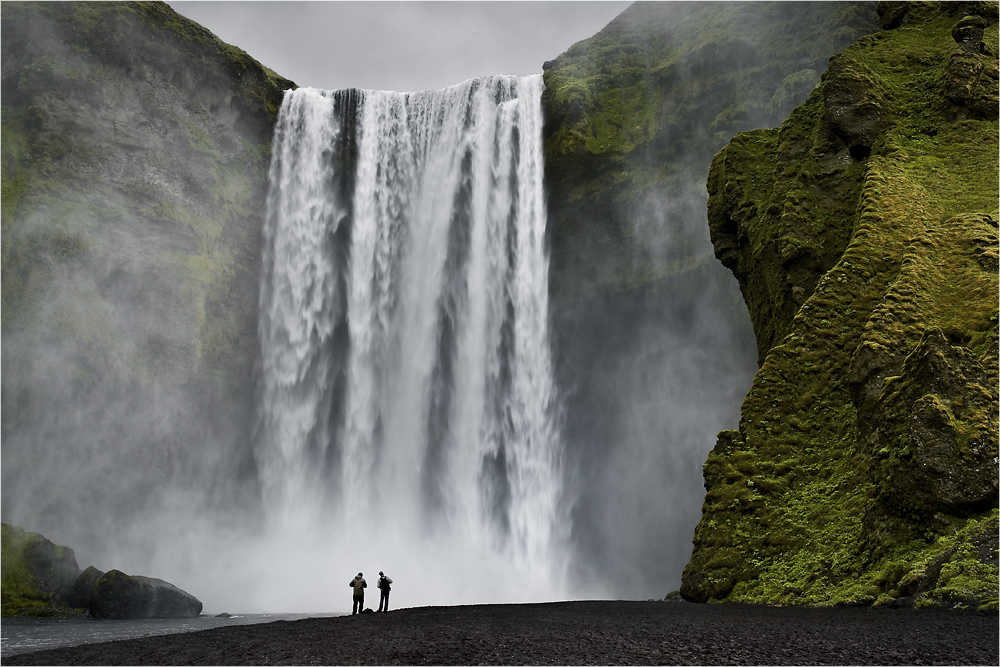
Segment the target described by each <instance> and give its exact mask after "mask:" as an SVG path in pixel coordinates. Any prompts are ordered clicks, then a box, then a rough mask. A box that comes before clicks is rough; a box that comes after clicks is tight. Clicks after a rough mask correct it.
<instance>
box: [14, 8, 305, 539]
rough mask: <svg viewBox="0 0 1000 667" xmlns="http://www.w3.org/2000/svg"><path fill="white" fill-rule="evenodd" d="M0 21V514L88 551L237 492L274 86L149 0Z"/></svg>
mask: <svg viewBox="0 0 1000 667" xmlns="http://www.w3.org/2000/svg"><path fill="white" fill-rule="evenodd" d="M2 12H3V15H2V19H3V20H2V31H3V35H2V49H3V52H2V58H3V66H2V100H3V114H2V122H3V145H2V159H0V169H2V182H3V199H2V202H3V211H2V213H3V215H2V224H3V229H2V262H3V272H2V327H3V351H2V354H3V360H2V361H3V378H2V383H3V394H2V396H3V399H2V400H3V405H2V409H3V422H2V429H3V453H4V466H3V480H2V482H3V510H4V516H5V518H11V519H13V520H16V521H18V522H22V523H28V522H30V523H31V524H32V525H40V526H45V525H46V523H45V522H58V523H55V524H53V523H50V524H49V525H50V526H51V528H52V529H53V530H55V529H56V528H58V530H59V532H60V534H65V535H69V536H71V541H73V543H74V544H77V545H78V548H81V549H86V551H87V552H88V553H91V554H95V555H97V556H101V555H103V554H110V553H113V552H114V550H115V548H116V547H115V545H114V544H111V543H108V542H106V541H105V540H106V539H107V536H109V535H116V536H120V537H121V539H125V540H128V539H137V540H139V541H144V540H146V539H147V538H148V537H149V536H146V535H139V536H136V535H132V536H128V535H126V532H127V531H130V530H135V531H140V532H141V531H142V530H144V527H148V526H152V525H155V524H156V522H155V520H154V518H155V515H156V513H157V512H159V511H160V508H162V507H168V506H169V507H171V508H173V510H172V511H174V512H175V513H177V512H180V513H182V514H183V513H184V512H187V513H188V516H190V517H191V520H192V521H193V520H194V517H196V516H204V515H205V513H204V509H205V507H206V506H209V507H210V506H211V505H212V503H213V502H215V500H216V498H217V497H218V498H221V497H225V498H226V501H225V502H226V503H227V504H230V505H233V504H241V503H246V502H247V501H248V499H252V498H253V495H252V493H253V488H252V486H247V485H243V484H242V481H243V480H245V479H253V478H254V475H253V456H252V450H251V447H250V441H251V438H250V432H251V429H252V427H253V419H252V409H253V368H254V363H255V359H256V349H257V345H256V325H257V292H258V273H259V264H260V247H259V246H260V230H261V227H262V220H263V208H264V201H265V196H266V183H267V169H268V164H269V152H270V141H271V133H272V127H273V123H274V119H275V117H276V114H277V111H278V108H279V105H280V103H281V97H282V90H283V89H284V88H289V87H293V86H294V84H292V83H291V82H289V81H286V80H284V79H281V78H280V77H278V76H276V75H275V74H274V73H273V72H270V71H268V70H266V69H264V68H263V67H262V66H261V65H260V64H259V63H257V62H256V61H254V60H253V59H251V58H250V57H248V56H247V55H246V54H245V53H243V52H242V51H240V50H239V49H235V48H233V47H231V46H228V45H226V44H224V43H222V42H220V41H219V40H218V39H216V38H215V37H214V36H213V35H212V34H211V33H209V32H208V31H207V30H205V29H204V28H202V27H200V26H198V25H196V24H194V23H193V22H191V21H188V20H187V19H184V18H183V17H182V16H180V15H178V14H176V13H175V12H174V11H173V10H171V9H170V8H169V7H168V6H167V5H165V4H163V3H145V2H137V3H118V2H107V3H86V2H81V3H74V2H65V3H28V2H25V3H9V4H8V3H5V4H4V5H3V7H2ZM109 479H114V480H115V483H114V484H108V480H109ZM241 489H242V490H243V491H247V495H246V496H241V495H240V493H241ZM214 494H218V496H215V495H214ZM39 498H44V499H45V502H44V506H43V505H42V504H39V500H38V499H39ZM84 514H85V517H86V520H83V515H84ZM140 516H141V517H143V519H137V517H140ZM102 522H103V523H102ZM123 527H124V528H123ZM99 536H103V537H99Z"/></svg>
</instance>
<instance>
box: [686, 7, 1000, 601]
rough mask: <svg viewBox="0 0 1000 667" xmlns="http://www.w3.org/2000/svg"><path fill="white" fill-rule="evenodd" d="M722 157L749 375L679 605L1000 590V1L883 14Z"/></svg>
mask: <svg viewBox="0 0 1000 667" xmlns="http://www.w3.org/2000/svg"><path fill="white" fill-rule="evenodd" d="M879 13H880V16H881V18H882V21H883V25H884V26H885V30H884V31H882V32H879V33H877V34H874V35H871V36H867V37H863V38H861V39H859V40H858V41H857V42H856V43H855V44H853V45H852V46H850V47H849V48H847V49H846V50H844V51H843V52H842V53H841V54H839V55H837V56H836V57H835V58H833V59H832V60H831V63H830V68H829V69H828V70H827V72H826V73H825V74H824V75H823V81H822V83H821V84H820V86H819V87H818V88H817V89H816V91H814V92H813V93H812V95H811V96H810V97H809V99H808V101H807V102H806V103H805V104H803V105H802V106H800V107H798V108H796V109H795V110H794V111H793V112H792V114H791V115H790V116H789V118H788V119H787V120H786V121H785V122H784V124H782V126H781V128H780V129H778V130H760V131H755V132H750V133H745V134H741V135H738V136H737V137H736V138H734V139H733V141H732V142H730V144H729V145H728V146H726V148H725V149H724V150H723V151H721V152H720V153H719V154H718V155H717V156H716V158H715V159H714V161H713V163H712V169H711V172H710V175H709V181H708V187H709V194H710V199H709V223H710V227H711V231H712V240H713V243H714V245H715V249H716V253H717V256H718V257H719V259H720V260H721V261H722V262H723V264H725V265H726V266H727V267H728V268H730V269H731V270H732V271H733V273H734V275H736V277H737V278H738V280H739V282H740V287H741V289H742V291H743V294H744V298H745V300H746V303H747V305H748V308H749V311H750V318H751V320H752V322H753V326H754V330H755V333H756V337H757V344H758V353H759V355H760V359H761V362H762V365H761V368H760V371H759V372H758V373H757V376H756V378H755V380H754V383H753V386H752V387H751V388H750V391H749V393H748V394H747V397H746V399H745V400H744V402H743V407H742V416H741V420H740V425H739V430H734V431H727V432H724V433H721V434H720V435H719V439H718V444H717V446H716V448H715V449H714V450H713V451H712V453H711V454H710V455H709V456H708V459H707V461H706V462H705V466H704V476H705V489H706V495H705V502H704V506H703V511H702V519H701V522H700V523H699V525H698V527H697V529H696V531H695V537H694V550H693V554H692V557H691V560H690V562H689V563H688V565H687V567H686V568H685V571H684V576H683V584H682V587H681V593H682V594H683V595H684V596H685V597H686V598H687V599H690V600H696V601H708V600H733V601H747V602H758V603H768V604H904V605H910V606H912V605H916V606H971V607H981V606H987V607H990V606H992V607H993V608H995V607H996V603H997V581H998V580H997V516H998V512H997V500H998V498H997V458H998V370H997V369H998V361H997V355H998V353H997V349H998V329H997V318H998V310H997V293H998V279H997V243H998V238H997V218H998V213H997V201H996V193H997V190H998V164H997V140H998V124H997V112H996V109H997V53H998V44H997V4H996V3H940V4H939V3H884V4H883V5H881V6H880V9H879Z"/></svg>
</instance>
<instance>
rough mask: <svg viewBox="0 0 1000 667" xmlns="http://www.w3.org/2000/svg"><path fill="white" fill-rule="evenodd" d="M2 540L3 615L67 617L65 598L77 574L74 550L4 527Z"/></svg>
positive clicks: (4, 525) (32, 534) (17, 529)
mask: <svg viewBox="0 0 1000 667" xmlns="http://www.w3.org/2000/svg"><path fill="white" fill-rule="evenodd" d="M2 540H3V558H2V560H0V565H2V568H3V574H2V585H3V589H2V590H3V592H2V599H3V615H4V616H9V615H15V614H25V615H31V616H56V615H63V614H66V613H68V609H66V608H65V607H66V602H67V595H68V592H69V589H70V586H71V585H72V584H73V582H74V580H75V579H76V578H77V576H78V575H79V574H80V568H79V566H78V565H77V563H76V555H75V554H74V553H73V550H72V549H70V548H69V547H64V546H59V545H56V544H54V543H52V542H51V541H50V540H48V539H46V538H45V537H43V536H42V535H39V534H38V533H29V532H25V531H24V530H23V529H21V528H18V527H17V526H11V525H8V524H6V523H5V524H3V537H2Z"/></svg>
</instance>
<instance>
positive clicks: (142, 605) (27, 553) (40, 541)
mask: <svg viewBox="0 0 1000 667" xmlns="http://www.w3.org/2000/svg"><path fill="white" fill-rule="evenodd" d="M2 526H3V536H2V539H3V560H2V568H3V575H2V593H0V595H2V598H3V615H4V616H74V615H81V614H83V613H89V614H90V616H91V617H92V618H119V619H122V618H193V617H196V616H198V615H199V614H200V613H201V609H202V604H201V602H200V601H199V600H198V599H197V598H195V597H194V596H193V595H191V594H190V593H186V592H185V591H182V590H181V589H179V588H177V587H176V586H174V585H173V584H170V583H167V582H166V581H163V580H162V579H154V578H152V577H142V576H130V575H127V574H125V573H123V572H121V571H119V570H111V571H110V572H101V571H100V570H98V569H97V568H95V567H93V566H91V567H88V568H87V569H86V570H84V571H83V572H81V571H80V568H79V566H78V565H77V562H76V556H75V554H74V553H73V550H72V549H70V548H69V547H63V546H58V545H56V544H53V543H52V542H51V541H49V540H48V539H46V538H45V537H43V536H42V535H39V534H38V533H27V532H25V531H24V530H23V529H21V528H18V527H17V526H11V525H8V524H6V523H5V524H2Z"/></svg>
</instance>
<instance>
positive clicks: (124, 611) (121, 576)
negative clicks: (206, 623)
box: [90, 570, 202, 618]
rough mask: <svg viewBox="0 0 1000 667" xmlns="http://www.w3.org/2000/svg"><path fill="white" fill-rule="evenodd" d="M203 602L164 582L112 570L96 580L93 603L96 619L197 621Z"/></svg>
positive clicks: (91, 608)
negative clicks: (175, 619) (177, 619)
mask: <svg viewBox="0 0 1000 667" xmlns="http://www.w3.org/2000/svg"><path fill="white" fill-rule="evenodd" d="M201 609H202V604H201V602H200V601H199V600H198V599H197V598H196V597H194V596H193V595H191V594H190V593H187V592H185V591H182V590H181V589H179V588H177V587H176V586H174V585H173V584H170V583H167V582H166V581H163V580H162V579H154V578H152V577H141V576H130V575H127V574H125V573H124V572H121V571H120V570H111V571H110V572H107V573H105V574H104V575H102V576H101V578H100V579H98V580H97V582H96V584H95V585H94V591H93V595H92V597H91V600H90V615H91V616H93V617H94V618H194V617H196V616H198V615H199V614H200V613H201Z"/></svg>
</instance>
